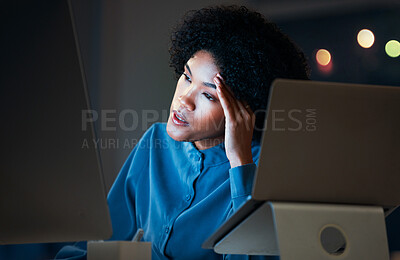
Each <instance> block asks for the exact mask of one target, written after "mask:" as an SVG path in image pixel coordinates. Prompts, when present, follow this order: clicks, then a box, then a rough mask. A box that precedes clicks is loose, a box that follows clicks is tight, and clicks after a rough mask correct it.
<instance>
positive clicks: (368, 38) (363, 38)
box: [357, 29, 375, 48]
mask: <svg viewBox="0 0 400 260" xmlns="http://www.w3.org/2000/svg"><path fill="white" fill-rule="evenodd" d="M357 42H358V44H360V46H361V47H363V48H370V47H371V46H372V45H373V44H374V42H375V36H374V34H373V33H372V32H371V31H370V30H368V29H362V30H361V31H359V32H358V34H357Z"/></svg>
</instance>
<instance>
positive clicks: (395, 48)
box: [385, 40, 400, 58]
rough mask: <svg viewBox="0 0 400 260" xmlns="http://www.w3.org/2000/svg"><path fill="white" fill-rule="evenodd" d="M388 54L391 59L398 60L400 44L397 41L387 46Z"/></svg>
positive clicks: (391, 41) (392, 41)
mask: <svg viewBox="0 0 400 260" xmlns="http://www.w3.org/2000/svg"><path fill="white" fill-rule="evenodd" d="M385 51H386V54H387V55H388V56H389V57H392V58H397V57H399V55H400V42H398V41H396V40H390V41H388V42H387V43H386V45H385Z"/></svg>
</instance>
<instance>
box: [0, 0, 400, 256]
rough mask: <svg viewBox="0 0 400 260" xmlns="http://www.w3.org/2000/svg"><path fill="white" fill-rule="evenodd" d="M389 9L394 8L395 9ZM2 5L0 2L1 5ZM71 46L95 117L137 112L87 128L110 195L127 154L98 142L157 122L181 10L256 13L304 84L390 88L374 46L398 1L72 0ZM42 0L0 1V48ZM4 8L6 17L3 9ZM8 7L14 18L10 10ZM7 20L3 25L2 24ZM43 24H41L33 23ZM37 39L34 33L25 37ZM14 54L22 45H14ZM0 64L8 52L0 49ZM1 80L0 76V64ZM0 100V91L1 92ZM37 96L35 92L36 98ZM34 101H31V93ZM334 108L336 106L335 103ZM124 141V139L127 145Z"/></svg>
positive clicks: (386, 61) (31, 251) (388, 62)
mask: <svg viewBox="0 0 400 260" xmlns="http://www.w3.org/2000/svg"><path fill="white" fill-rule="evenodd" d="M396 2H397V3H396ZM3 4H4V5H3ZM72 4H73V9H74V11H75V14H76V19H77V29H78V34H79V42H80V44H81V50H82V56H83V60H84V65H85V71H86V75H87V80H88V87H89V92H90V97H91V101H92V107H93V108H94V109H95V110H96V111H99V113H101V111H104V110H111V111H112V112H110V114H109V115H110V116H111V117H113V116H114V117H116V118H118V115H119V113H120V112H121V111H123V110H124V109H133V110H135V111H137V112H138V115H139V120H143V121H141V122H142V123H140V124H139V127H137V128H136V129H134V130H132V131H125V130H123V129H121V127H119V126H118V124H117V123H116V124H115V130H105V129H104V128H102V127H101V120H99V121H97V122H96V127H97V131H98V133H99V138H100V141H104V143H105V145H104V146H103V147H101V149H100V152H101V156H102V161H103V169H104V174H105V179H106V186H107V188H110V187H111V185H112V183H113V181H114V179H115V177H116V176H117V174H118V171H119V169H120V167H121V166H122V164H123V162H124V161H125V159H126V157H127V156H128V154H129V152H130V151H131V149H132V148H133V147H123V146H122V145H120V146H119V147H115V146H111V145H107V142H106V140H114V141H116V140H119V141H120V142H121V144H122V143H123V142H124V141H125V140H138V139H139V138H140V137H141V135H142V134H143V132H144V131H145V130H146V129H147V128H148V127H149V126H150V125H151V124H152V123H153V122H154V121H166V120H167V117H166V115H168V113H165V112H166V111H168V110H169V104H170V101H171V99H172V96H173V92H174V89H175V84H176V82H175V80H174V77H173V71H172V70H171V69H170V68H169V67H168V44H169V35H170V31H171V28H172V26H173V25H174V24H175V23H176V22H177V21H178V19H179V18H180V17H181V16H182V15H183V14H184V13H185V12H186V11H187V10H191V9H198V8H201V7H204V6H207V5H209V4H239V5H245V6H247V7H249V8H250V9H254V10H258V11H259V12H261V13H263V14H264V15H265V16H266V17H268V18H270V19H271V20H272V21H274V22H276V23H277V24H278V25H279V26H280V27H281V29H282V30H283V31H284V32H285V33H287V34H288V35H289V36H290V37H291V38H292V39H293V40H294V41H295V42H296V43H297V44H298V45H299V46H300V48H301V49H303V51H304V52H305V54H306V56H307V57H308V60H309V64H310V66H311V69H312V73H311V79H313V80H321V81H338V82H352V83H365V84H378V85H395V86H400V57H397V58H391V57H389V56H387V55H386V53H385V51H384V45H385V44H386V42H387V41H389V40H391V39H396V40H400V5H399V2H398V1H390V0H385V1H378V0H364V1H361V0H351V1H340V0H331V1H317V0H315V1H314V0H303V1H296V0H280V1H277V0H272V1H261V0H260V1H255V0H253V1H250V0H248V1H196V2H193V3H188V1H183V0H174V1H168V2H167V1H159V3H154V2H152V1H122V0H119V1H101V0H99V1H95V0H81V1H78V0H73V1H72ZM45 5H46V3H45V2H44V1H42V2H41V1H38V4H35V3H30V4H28V3H22V2H18V3H7V4H5V3H2V10H1V11H0V12H1V14H2V15H1V17H2V18H1V19H2V20H3V22H2V23H1V28H2V32H3V33H2V42H3V44H4V43H5V46H7V40H8V38H9V37H11V36H12V34H13V31H14V30H15V29H16V28H17V27H16V25H15V23H14V21H15V20H13V19H19V20H20V21H22V22H29V21H28V20H29V19H41V17H43V16H51V13H49V10H46V8H45ZM10 10H14V11H13V12H10ZM15 10H18V11H15ZM11 16H13V19H11V18H10V17H11ZM43 26H44V27H46V26H49V27H50V26H51V24H43ZM364 28H367V29H370V30H372V31H373V32H374V34H375V44H374V45H373V46H372V47H371V48H369V49H363V48H361V47H360V46H359V45H358V44H357V41H356V36H357V33H358V31H359V30H361V29H364ZM32 37H33V38H35V37H42V36H41V35H32ZM20 44H21V48H24V44H26V45H27V46H28V45H29V44H30V43H29V42H25V43H24V42H21V43H20ZM320 48H324V49H327V50H329V51H330V53H331V54H332V68H331V70H330V71H329V72H326V71H324V70H322V69H321V67H319V66H318V65H317V63H316V61H315V53H316V51H317V50H318V49H320ZM2 49H3V54H2V57H3V58H4V57H10V55H11V56H12V55H18V53H9V52H7V48H2ZM2 65H3V66H2V73H5V72H6V71H7V70H5V69H4V66H5V65H4V64H3V63H2ZM1 88H2V93H7V89H6V88H7V86H4V85H2V86H1ZM39 94H40V93H38V95H39ZM33 97H34V96H33ZM338 105H340V104H338ZM133 143H134V141H133ZM399 222H400V212H399V210H397V212H395V213H393V214H392V215H391V216H389V217H388V218H387V226H388V236H389V244H390V249H391V250H392V251H394V250H400V227H399ZM62 245H63V244H56V243H54V244H40V245H39V244H30V245H13V246H12V245H11V246H0V259H48V258H51V257H53V256H54V254H55V252H56V251H57V250H58V249H59V248H60V246H62Z"/></svg>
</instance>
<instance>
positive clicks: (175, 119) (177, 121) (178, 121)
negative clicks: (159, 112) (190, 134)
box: [172, 110, 189, 126]
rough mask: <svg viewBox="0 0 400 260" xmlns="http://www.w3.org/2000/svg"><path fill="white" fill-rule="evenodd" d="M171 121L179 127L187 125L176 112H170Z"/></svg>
mask: <svg viewBox="0 0 400 260" xmlns="http://www.w3.org/2000/svg"><path fill="white" fill-rule="evenodd" d="M172 112H173V113H172V121H173V122H174V124H176V125H179V126H188V125H189V123H188V122H187V121H186V120H185V118H184V117H183V115H182V114H180V113H178V112H177V111H176V110H173V111H172Z"/></svg>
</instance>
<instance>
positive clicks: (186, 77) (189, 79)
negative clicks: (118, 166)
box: [183, 73, 192, 82]
mask: <svg viewBox="0 0 400 260" xmlns="http://www.w3.org/2000/svg"><path fill="white" fill-rule="evenodd" d="M183 75H184V76H185V79H186V80H187V81H189V82H192V79H191V78H190V77H189V76H188V75H187V74H186V73H183Z"/></svg>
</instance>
